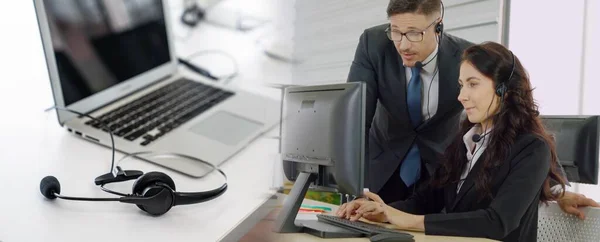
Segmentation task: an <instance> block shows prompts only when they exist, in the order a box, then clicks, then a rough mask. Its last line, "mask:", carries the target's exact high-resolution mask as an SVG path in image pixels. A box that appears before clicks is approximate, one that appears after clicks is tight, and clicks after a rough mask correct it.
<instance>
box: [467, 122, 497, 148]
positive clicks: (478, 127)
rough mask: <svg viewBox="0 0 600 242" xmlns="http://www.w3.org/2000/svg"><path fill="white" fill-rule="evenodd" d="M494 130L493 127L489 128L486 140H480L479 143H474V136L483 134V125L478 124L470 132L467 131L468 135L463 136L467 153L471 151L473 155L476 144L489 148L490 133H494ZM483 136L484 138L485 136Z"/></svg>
mask: <svg viewBox="0 0 600 242" xmlns="http://www.w3.org/2000/svg"><path fill="white" fill-rule="evenodd" d="M492 129H493V127H492V128H489V129H488V131H487V132H486V134H487V135H486V136H485V137H484V138H482V139H480V140H479V141H478V142H473V135H475V134H479V133H481V125H480V124H476V125H474V126H473V127H472V128H471V129H470V130H469V131H467V133H466V134H465V135H464V136H463V142H464V143H465V147H466V148H467V151H469V153H472V152H473V147H474V146H475V144H478V145H479V146H487V144H488V143H489V142H490V136H489V133H490V132H492ZM481 135H482V136H483V135H484V134H481Z"/></svg>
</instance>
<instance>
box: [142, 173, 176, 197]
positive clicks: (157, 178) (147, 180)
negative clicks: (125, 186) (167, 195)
mask: <svg viewBox="0 0 600 242" xmlns="http://www.w3.org/2000/svg"><path fill="white" fill-rule="evenodd" d="M156 183H164V184H167V186H169V188H171V189H172V190H173V191H175V182H174V181H173V179H171V177H170V176H168V175H167V174H165V173H162V172H158V171H153V172H148V173H146V174H144V175H142V176H141V177H139V178H138V179H137V180H136V181H135V183H133V194H135V195H138V196H142V195H144V194H143V193H144V190H145V189H146V188H147V187H149V186H151V185H154V184H156Z"/></svg>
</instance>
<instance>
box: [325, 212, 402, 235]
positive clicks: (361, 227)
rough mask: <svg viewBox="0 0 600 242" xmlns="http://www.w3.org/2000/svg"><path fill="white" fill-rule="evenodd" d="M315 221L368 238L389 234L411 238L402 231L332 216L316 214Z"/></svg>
mask: <svg viewBox="0 0 600 242" xmlns="http://www.w3.org/2000/svg"><path fill="white" fill-rule="evenodd" d="M317 219H318V220H319V221H321V222H324V223H328V224H332V225H335V226H339V227H342V228H345V229H349V230H352V231H356V232H359V233H363V234H366V235H368V236H372V235H376V234H390V233H391V234H401V235H406V236H408V237H410V238H412V237H413V236H412V235H411V234H408V233H405V232H402V231H398V230H394V229H388V228H385V227H382V226H377V225H374V224H369V223H365V222H362V221H350V220H348V219H344V218H340V217H337V216H332V215H325V214H317Z"/></svg>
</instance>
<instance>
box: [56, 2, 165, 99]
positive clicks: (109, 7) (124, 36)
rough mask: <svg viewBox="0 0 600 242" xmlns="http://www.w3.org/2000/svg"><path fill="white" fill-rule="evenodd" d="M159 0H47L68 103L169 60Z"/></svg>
mask: <svg viewBox="0 0 600 242" xmlns="http://www.w3.org/2000/svg"><path fill="white" fill-rule="evenodd" d="M162 4H163V3H162V1H160V0H124V1H96V0H62V1H57V0H45V1H44V6H45V12H46V15H47V18H48V19H47V21H48V25H49V28H50V35H51V38H52V49H53V51H54V56H55V60H56V64H57V68H58V73H59V78H60V85H61V88H62V93H63V99H64V102H65V105H70V104H72V103H75V102H77V101H79V100H82V99H84V98H86V97H89V96H91V95H93V94H95V93H98V92H100V91H103V90H105V89H107V88H110V87H112V86H114V85H116V84H119V83H121V82H124V81H126V80H128V79H131V78H132V77H135V76H136V75H139V74H142V73H144V72H147V71H149V70H151V69H153V68H156V67H158V66H160V65H162V64H165V63H167V62H169V61H170V54H169V53H170V52H169V45H168V41H167V30H166V26H165V20H164V18H165V15H164V13H163V6H162Z"/></svg>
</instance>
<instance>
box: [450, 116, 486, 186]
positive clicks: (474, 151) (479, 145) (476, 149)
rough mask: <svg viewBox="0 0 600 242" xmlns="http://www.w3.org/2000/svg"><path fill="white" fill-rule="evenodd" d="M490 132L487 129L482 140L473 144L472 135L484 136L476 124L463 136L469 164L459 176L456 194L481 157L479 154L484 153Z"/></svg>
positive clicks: (479, 126)
mask: <svg viewBox="0 0 600 242" xmlns="http://www.w3.org/2000/svg"><path fill="white" fill-rule="evenodd" d="M491 131H492V129H491V128H490V129H488V131H487V132H486V134H488V135H485V136H484V137H483V138H481V139H480V140H479V141H478V142H473V135H475V134H480V135H482V136H483V135H484V134H482V130H481V125H479V124H477V125H475V126H473V127H472V128H471V129H470V130H469V131H468V132H467V133H466V134H465V135H464V136H463V142H464V143H465V146H466V147H467V154H466V155H467V160H469V161H471V162H467V164H466V165H465V168H464V170H463V172H462V174H461V176H460V181H459V182H458V187H457V188H456V193H458V192H459V191H460V188H461V187H462V184H463V183H464V181H465V179H467V175H469V172H471V169H473V166H475V163H477V160H479V157H480V156H481V154H483V151H485V148H487V145H488V144H489V143H490V136H489V133H490V132H491Z"/></svg>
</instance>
